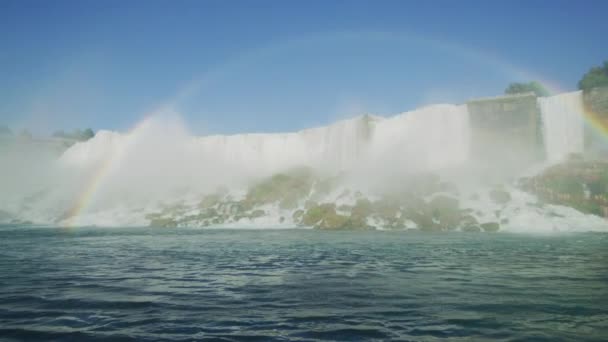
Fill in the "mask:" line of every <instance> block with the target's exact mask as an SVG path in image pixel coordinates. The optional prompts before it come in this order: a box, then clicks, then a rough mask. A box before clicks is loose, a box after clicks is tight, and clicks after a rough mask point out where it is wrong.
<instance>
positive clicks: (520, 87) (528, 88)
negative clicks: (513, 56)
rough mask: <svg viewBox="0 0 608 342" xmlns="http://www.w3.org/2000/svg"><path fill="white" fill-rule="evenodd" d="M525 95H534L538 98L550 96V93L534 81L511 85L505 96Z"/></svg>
mask: <svg viewBox="0 0 608 342" xmlns="http://www.w3.org/2000/svg"><path fill="white" fill-rule="evenodd" d="M525 93H534V94H536V96H548V95H549V92H548V91H547V89H545V87H543V85H542V84H540V83H538V82H536V81H533V82H528V83H511V84H509V86H508V87H507V89H505V94H507V95H516V94H525Z"/></svg>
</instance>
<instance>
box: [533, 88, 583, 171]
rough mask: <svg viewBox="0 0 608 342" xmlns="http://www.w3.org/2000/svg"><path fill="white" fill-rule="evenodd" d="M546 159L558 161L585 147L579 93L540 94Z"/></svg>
mask: <svg viewBox="0 0 608 342" xmlns="http://www.w3.org/2000/svg"><path fill="white" fill-rule="evenodd" d="M538 104H539V106H540V111H541V115H542V127H543V137H544V143H545V150H546V153H547V159H548V160H549V161H551V162H557V161H560V160H563V159H565V158H566V157H567V156H568V155H569V154H571V153H581V152H583V150H584V134H583V132H584V125H583V113H584V109H583V98H582V92H580V91H577V92H571V93H564V94H559V95H555V96H551V97H539V98H538Z"/></svg>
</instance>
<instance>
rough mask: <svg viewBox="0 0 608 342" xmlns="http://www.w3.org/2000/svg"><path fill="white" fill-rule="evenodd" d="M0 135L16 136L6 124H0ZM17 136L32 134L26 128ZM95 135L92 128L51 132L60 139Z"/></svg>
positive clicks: (83, 138) (86, 138)
mask: <svg viewBox="0 0 608 342" xmlns="http://www.w3.org/2000/svg"><path fill="white" fill-rule="evenodd" d="M0 136H5V137H7V136H11V137H12V136H16V135H15V134H14V133H13V131H12V130H11V129H10V128H9V127H8V126H6V125H0ZM17 136H19V137H21V138H32V134H31V133H30V132H29V131H28V130H26V129H25V130H23V131H21V133H19V134H18V135H17ZM94 136H95V132H93V130H92V129H90V128H87V129H85V130H81V129H76V130H74V131H72V132H65V131H62V130H60V131H56V132H55V133H53V137H54V138H61V139H69V140H76V141H86V140H89V139H91V138H92V137H94Z"/></svg>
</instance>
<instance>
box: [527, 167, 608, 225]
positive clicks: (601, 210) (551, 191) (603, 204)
mask: <svg viewBox="0 0 608 342" xmlns="http://www.w3.org/2000/svg"><path fill="white" fill-rule="evenodd" d="M520 186H521V188H522V189H524V190H525V191H528V192H530V193H533V194H535V195H536V196H538V197H539V199H541V200H542V201H544V202H546V203H550V204H558V205H564V206H568V207H572V208H574V209H577V210H578V211H581V212H583V213H586V214H593V215H597V216H603V217H606V216H607V215H608V163H607V162H601V161H584V160H581V159H580V158H571V159H570V160H568V161H567V162H564V163H561V164H558V165H555V166H553V167H551V168H548V169H547V170H545V171H544V172H543V173H541V174H539V175H537V176H535V177H532V178H526V179H522V180H521V182H520Z"/></svg>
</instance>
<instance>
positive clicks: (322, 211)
mask: <svg viewBox="0 0 608 342" xmlns="http://www.w3.org/2000/svg"><path fill="white" fill-rule="evenodd" d="M302 224H304V225H305V226H311V227H314V228H317V229H352V228H354V226H353V224H354V223H353V221H351V219H350V217H349V216H345V215H340V214H338V213H336V205H335V204H333V203H324V204H321V205H318V206H315V207H312V208H310V209H308V210H307V211H306V213H305V214H304V216H303V217H302ZM357 228H358V227H357Z"/></svg>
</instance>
